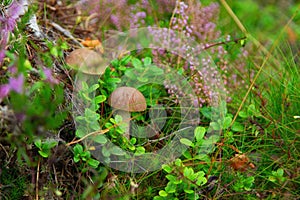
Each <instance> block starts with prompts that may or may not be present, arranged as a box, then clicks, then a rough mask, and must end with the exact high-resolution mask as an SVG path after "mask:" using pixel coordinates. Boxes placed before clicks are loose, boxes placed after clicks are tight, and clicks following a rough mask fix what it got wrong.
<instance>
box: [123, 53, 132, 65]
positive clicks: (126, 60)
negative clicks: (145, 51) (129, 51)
mask: <svg viewBox="0 0 300 200" xmlns="http://www.w3.org/2000/svg"><path fill="white" fill-rule="evenodd" d="M131 59H132V56H131V55H126V56H125V57H123V58H122V59H121V60H120V63H121V65H127V64H128V63H129V62H130V60H131Z"/></svg>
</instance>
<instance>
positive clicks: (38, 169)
mask: <svg viewBox="0 0 300 200" xmlns="http://www.w3.org/2000/svg"><path fill="white" fill-rule="evenodd" d="M39 174H40V159H39V160H38V164H37V172H36V181H35V199H36V200H39Z"/></svg>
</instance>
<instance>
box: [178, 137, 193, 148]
mask: <svg viewBox="0 0 300 200" xmlns="http://www.w3.org/2000/svg"><path fill="white" fill-rule="evenodd" d="M180 143H182V144H184V145H186V146H189V147H194V144H193V142H192V141H191V140H189V139H187V138H181V139H180Z"/></svg>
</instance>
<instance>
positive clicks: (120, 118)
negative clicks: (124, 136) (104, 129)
mask: <svg viewBox="0 0 300 200" xmlns="http://www.w3.org/2000/svg"><path fill="white" fill-rule="evenodd" d="M122 122H123V117H122V116H121V115H116V116H115V121H114V122H113V124H121V123H122Z"/></svg>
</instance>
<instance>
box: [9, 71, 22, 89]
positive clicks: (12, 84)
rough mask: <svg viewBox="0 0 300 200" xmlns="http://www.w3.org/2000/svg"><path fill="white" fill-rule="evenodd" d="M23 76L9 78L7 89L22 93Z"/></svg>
mask: <svg viewBox="0 0 300 200" xmlns="http://www.w3.org/2000/svg"><path fill="white" fill-rule="evenodd" d="M23 84H24V75H23V74H20V75H19V76H18V77H17V78H9V83H8V85H9V88H10V90H13V91H15V92H17V93H22V92H23Z"/></svg>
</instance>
